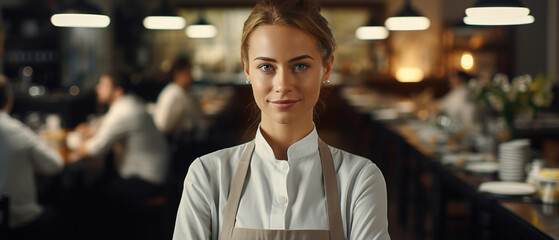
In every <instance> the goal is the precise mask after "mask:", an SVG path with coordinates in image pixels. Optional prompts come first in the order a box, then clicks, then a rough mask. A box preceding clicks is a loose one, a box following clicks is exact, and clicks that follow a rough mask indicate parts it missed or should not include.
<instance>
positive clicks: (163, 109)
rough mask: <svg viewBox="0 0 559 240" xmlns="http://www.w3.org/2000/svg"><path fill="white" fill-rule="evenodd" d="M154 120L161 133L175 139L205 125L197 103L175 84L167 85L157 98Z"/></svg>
mask: <svg viewBox="0 0 559 240" xmlns="http://www.w3.org/2000/svg"><path fill="white" fill-rule="evenodd" d="M153 119H154V121H155V125H156V126H157V129H159V131H161V132H162V133H165V134H168V135H171V136H174V137H176V136H177V135H178V134H180V133H181V132H183V131H190V130H191V129H192V128H193V127H200V125H202V124H203V121H202V115H201V112H200V109H199V107H198V106H197V103H196V101H194V99H193V98H192V96H190V94H189V93H188V92H187V91H186V90H185V89H183V88H182V87H180V86H179V85H177V84H176V83H174V82H171V83H169V84H167V86H165V88H163V90H162V91H161V93H160V94H159V96H158V97H157V103H156V106H155V112H154V114H153Z"/></svg>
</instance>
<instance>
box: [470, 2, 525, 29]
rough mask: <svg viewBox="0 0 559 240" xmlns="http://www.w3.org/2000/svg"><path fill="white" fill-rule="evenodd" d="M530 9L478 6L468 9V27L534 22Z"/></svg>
mask: <svg viewBox="0 0 559 240" xmlns="http://www.w3.org/2000/svg"><path fill="white" fill-rule="evenodd" d="M529 14H530V9H529V8H527V7H523V6H478V7H471V8H468V9H466V15H467V16H466V17H464V23H466V24H468V25H521V24H530V23H533V22H534V16H532V15H529Z"/></svg>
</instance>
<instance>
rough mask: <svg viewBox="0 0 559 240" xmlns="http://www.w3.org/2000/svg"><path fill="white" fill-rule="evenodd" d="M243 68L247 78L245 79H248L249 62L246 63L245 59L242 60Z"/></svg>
mask: <svg viewBox="0 0 559 240" xmlns="http://www.w3.org/2000/svg"><path fill="white" fill-rule="evenodd" d="M243 68H244V70H245V77H246V79H247V80H250V79H249V75H250V74H249V64H248V63H247V62H245V61H243Z"/></svg>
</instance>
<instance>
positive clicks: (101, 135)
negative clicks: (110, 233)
mask: <svg viewBox="0 0 559 240" xmlns="http://www.w3.org/2000/svg"><path fill="white" fill-rule="evenodd" d="M130 76H131V75H129V74H127V73H125V72H122V71H120V72H116V71H115V72H111V73H108V74H104V75H102V76H101V78H100V79H99V83H98V84H97V86H96V88H95V90H96V93H97V101H98V103H100V104H104V105H107V106H108V107H109V110H108V112H107V113H106V114H105V115H104V116H103V117H102V118H101V119H100V120H99V124H98V126H97V127H91V126H89V125H88V124H87V123H84V124H80V125H79V126H78V127H77V128H76V131H78V132H81V133H82V135H83V141H82V143H81V144H80V146H79V147H78V150H77V153H78V156H79V158H90V157H93V158H94V159H98V158H106V157H107V155H108V153H109V152H111V153H112V155H113V160H114V162H113V163H111V162H110V161H106V163H109V164H110V165H113V166H106V167H105V173H104V175H103V176H102V177H101V179H100V181H99V183H100V184H99V185H100V188H101V190H100V191H102V192H103V194H104V195H103V196H104V197H105V198H107V199H109V202H110V203H112V204H115V205H119V204H121V205H127V204H130V203H135V202H138V201H142V199H146V198H149V197H151V196H154V195H157V194H159V193H160V192H161V191H163V185H164V181H165V179H166V173H167V168H168V156H167V155H168V153H167V145H166V142H165V139H164V137H163V136H162V134H161V133H159V131H158V130H157V128H156V127H155V124H154V122H153V119H152V117H151V116H150V115H149V114H148V113H147V111H146V109H145V105H144V102H143V101H142V100H141V99H140V98H139V97H137V96H136V95H135V94H133V93H131V91H130V90H131V88H132V84H131V81H130ZM115 167H116V171H117V173H116V174H115V173H114V172H110V171H107V169H114V168H115Z"/></svg>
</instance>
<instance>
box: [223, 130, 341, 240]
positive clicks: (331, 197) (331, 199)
mask: <svg viewBox="0 0 559 240" xmlns="http://www.w3.org/2000/svg"><path fill="white" fill-rule="evenodd" d="M318 148H319V152H320V159H321V161H322V176H323V179H324V189H325V192H326V206H327V210H328V230H277V229H249V228H237V227H235V219H236V217H237V210H238V209H239V202H240V200H241V193H242V190H243V188H244V184H245V182H246V181H245V179H246V175H247V172H248V168H249V167H250V160H251V158H252V152H253V150H254V141H252V142H250V143H249V145H248V147H247V149H246V150H245V152H244V153H243V155H242V157H241V160H240V161H239V166H238V167H237V171H236V173H235V177H234V178H233V184H232V185H231V191H230V192H229V198H228V199H227V205H226V206H225V214H224V217H223V226H222V228H221V234H220V237H219V239H220V240H252V239H262V240H268V239H274V240H280V239H281V240H289V239H297V240H306V239H308V240H311V239H312V240H314V239H320V240H328V239H338V240H342V239H344V236H343V235H344V231H343V226H342V217H341V216H342V215H341V212H340V200H339V199H338V196H339V195H338V182H337V180H336V172H335V170H334V161H333V160H332V154H331V153H330V150H329V149H328V146H327V145H326V144H325V143H324V142H323V141H322V140H320V139H319V140H318Z"/></svg>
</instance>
